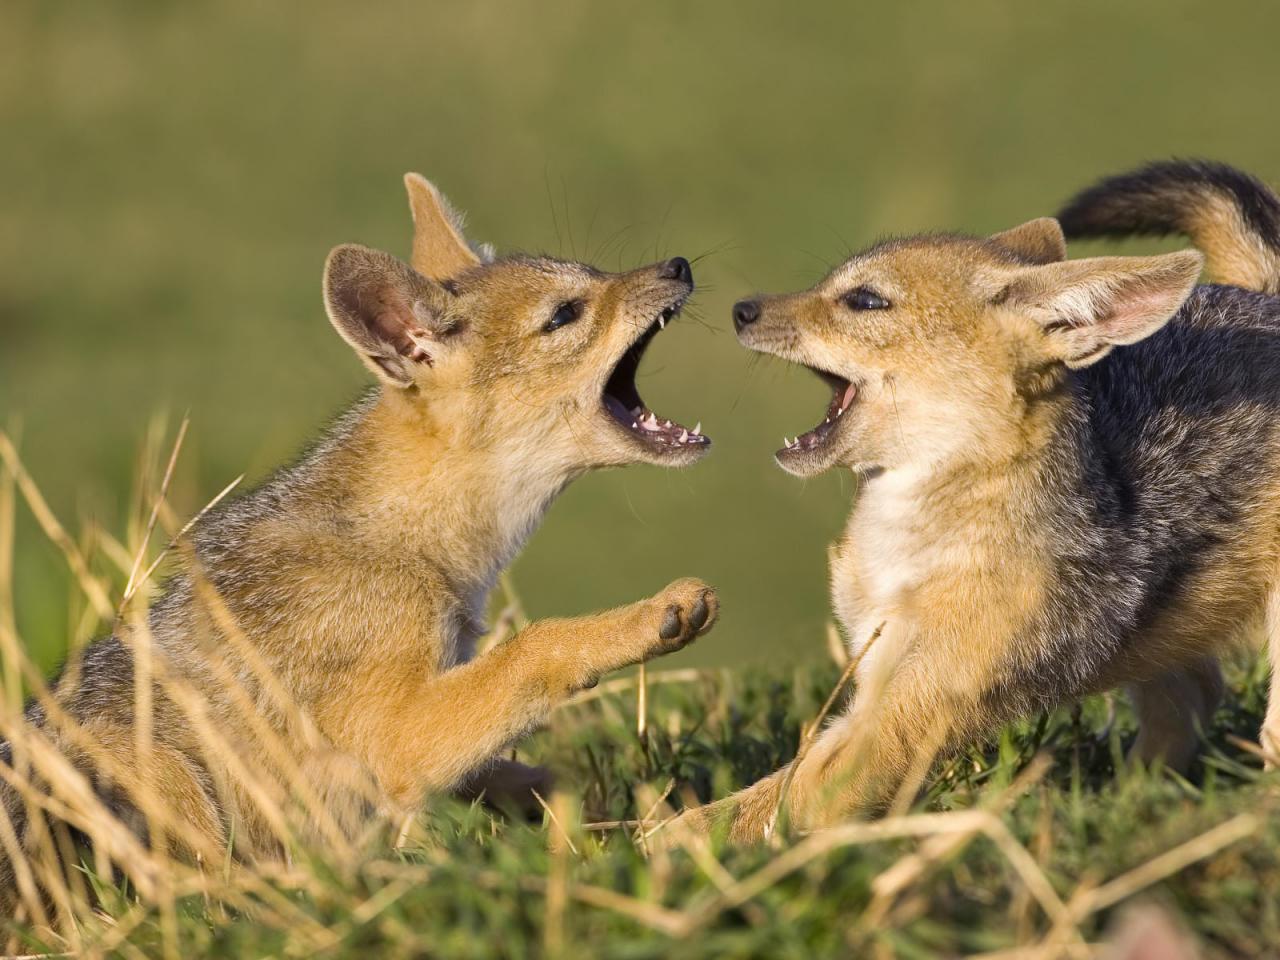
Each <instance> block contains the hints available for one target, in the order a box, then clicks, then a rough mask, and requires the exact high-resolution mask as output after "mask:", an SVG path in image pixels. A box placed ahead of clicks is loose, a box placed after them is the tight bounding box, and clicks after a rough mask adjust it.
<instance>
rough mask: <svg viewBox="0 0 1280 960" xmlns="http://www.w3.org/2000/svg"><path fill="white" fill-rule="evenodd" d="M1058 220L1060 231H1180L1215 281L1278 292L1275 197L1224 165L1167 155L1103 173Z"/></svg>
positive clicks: (1279, 229)
mask: <svg viewBox="0 0 1280 960" xmlns="http://www.w3.org/2000/svg"><path fill="white" fill-rule="evenodd" d="M1058 220H1059V222H1061V224H1062V230H1063V232H1064V233H1065V234H1066V235H1067V236H1068V237H1123V236H1133V235H1148V236H1164V235H1166V234H1174V233H1178V234H1183V235H1185V236H1187V237H1188V238H1190V240H1191V242H1192V243H1193V244H1195V246H1196V247H1197V248H1199V250H1200V251H1201V252H1202V253H1203V254H1204V255H1205V261H1206V266H1207V268H1208V272H1209V277H1210V279H1212V280H1214V281H1215V282H1218V283H1229V284H1232V285H1234V286H1237V287H1245V288H1246V289H1249V290H1258V291H1261V292H1264V293H1277V292H1280V197H1277V196H1276V194H1275V192H1274V191H1273V190H1272V189H1271V188H1270V187H1268V186H1267V185H1266V184H1265V183H1263V182H1262V181H1261V180H1258V179H1257V178H1256V177H1252V176H1250V175H1249V174H1247V173H1244V172H1243V171H1241V170H1237V169H1235V168H1234V167H1229V166H1227V165H1226V164H1225V163H1212V162H1209V161H1206V160H1170V161H1165V162H1162V163H1153V164H1150V165H1148V166H1145V167H1142V168H1140V169H1138V170H1133V171H1131V172H1129V173H1122V174H1120V175H1119V176H1115V177H1108V178H1106V179H1105V180H1101V181H1099V182H1098V183H1096V184H1094V185H1093V186H1092V187H1089V189H1087V190H1085V191H1083V192H1082V193H1079V194H1077V195H1076V196H1075V197H1074V198H1073V199H1072V200H1071V201H1070V202H1069V203H1068V204H1067V205H1066V206H1065V207H1063V208H1062V211H1061V212H1060V213H1059V214H1058Z"/></svg>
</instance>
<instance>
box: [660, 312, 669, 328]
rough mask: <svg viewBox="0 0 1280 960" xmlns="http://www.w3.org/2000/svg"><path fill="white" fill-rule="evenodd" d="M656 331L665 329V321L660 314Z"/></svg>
mask: <svg viewBox="0 0 1280 960" xmlns="http://www.w3.org/2000/svg"><path fill="white" fill-rule="evenodd" d="M658 329H659V330H665V329H667V320H666V318H665V317H664V316H662V315H661V314H659V315H658Z"/></svg>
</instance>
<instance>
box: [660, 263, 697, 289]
mask: <svg viewBox="0 0 1280 960" xmlns="http://www.w3.org/2000/svg"><path fill="white" fill-rule="evenodd" d="M658 276H660V277H661V278H662V279H663V280H679V281H680V282H681V283H693V270H691V269H690V268H689V261H688V260H686V259H685V258H684V257H672V258H671V259H670V260H668V261H667V262H666V263H664V264H663V265H662V266H660V267H659V268H658Z"/></svg>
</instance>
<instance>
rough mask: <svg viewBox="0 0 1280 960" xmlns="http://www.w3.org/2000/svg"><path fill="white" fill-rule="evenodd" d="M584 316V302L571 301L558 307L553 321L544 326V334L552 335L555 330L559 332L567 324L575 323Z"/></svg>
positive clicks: (552, 317)
mask: <svg viewBox="0 0 1280 960" xmlns="http://www.w3.org/2000/svg"><path fill="white" fill-rule="evenodd" d="M580 316H582V301H581V300H570V301H568V302H567V303H562V304H560V306H558V307H556V312H555V313H553V314H552V315H551V319H550V320H548V321H547V322H546V323H544V324H543V325H542V332H543V333H551V332H552V331H553V330H559V329H560V328H561V327H563V326H564V325H565V324H569V323H573V321H575V320H577V319H578V318H579V317H580Z"/></svg>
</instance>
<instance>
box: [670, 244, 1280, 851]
mask: <svg viewBox="0 0 1280 960" xmlns="http://www.w3.org/2000/svg"><path fill="white" fill-rule="evenodd" d="M1064 255H1065V244H1064V242H1063V240H1062V233H1061V230H1060V229H1059V228H1058V225H1057V223H1056V222H1055V221H1053V220H1051V219H1048V218H1042V219H1041V220H1036V221H1032V222H1030V223H1028V224H1024V225H1022V226H1021V227H1017V228H1014V229H1013V230H1010V231H1006V232H1004V233H1001V234H997V235H996V236H994V237H992V238H990V239H989V240H986V241H982V240H978V239H974V238H963V237H948V236H941V237H922V238H915V239H910V240H904V241H892V242H889V243H886V244H884V245H882V246H880V247H877V248H875V249H873V250H871V251H870V252H868V253H866V254H863V255H859V256H855V257H854V258H852V259H851V260H850V261H848V262H847V263H846V264H844V265H843V266H841V267H838V268H837V269H836V270H835V271H833V272H832V274H831V275H830V276H829V277H827V278H826V279H825V280H823V281H822V282H821V283H819V284H818V285H817V286H815V287H814V288H812V289H810V290H807V291H803V292H801V293H796V294H789V295H780V296H766V297H760V298H757V299H754V300H752V301H750V302H749V303H747V302H744V304H740V305H739V306H740V307H743V306H745V307H746V308H747V309H746V310H744V311H742V312H737V308H735V317H737V318H738V319H737V320H736V322H737V323H738V326H739V338H740V339H741V340H742V342H743V343H744V344H745V345H746V346H748V347H751V348H753V349H756V350H760V351H763V352H767V353H773V354H777V355H779V356H782V357H784V358H786V359H789V360H792V361H794V362H798V363H802V364H805V365H807V366H810V367H811V368H813V369H815V371H817V372H819V373H820V375H822V376H823V378H824V379H825V380H827V381H828V382H829V383H831V384H832V386H833V391H834V394H835V397H836V400H837V401H838V400H839V398H840V397H841V396H843V395H844V393H843V391H844V390H845V389H846V388H847V387H848V384H849V383H852V384H853V385H854V386H855V387H856V399H855V400H854V401H853V402H852V404H850V405H848V406H847V407H845V408H842V409H843V410H844V412H842V413H838V414H835V420H834V421H833V420H832V419H831V417H832V413H831V412H830V411H829V413H828V420H827V421H826V423H828V424H831V426H829V427H825V426H823V425H820V426H819V427H818V428H816V430H815V432H814V433H813V436H815V437H817V438H818V440H817V441H816V442H814V443H812V444H809V443H807V442H805V441H803V440H798V441H788V445H787V446H786V447H785V448H784V449H782V450H780V451H779V452H778V460H779V463H780V464H781V465H782V466H783V467H784V469H786V470H788V471H789V472H792V473H795V474H797V475H800V476H809V475H813V474H815V473H818V472H821V471H822V470H825V469H828V468H831V467H843V468H852V469H853V470H854V471H855V472H856V473H858V474H859V475H860V476H861V477H862V482H861V484H860V487H859V490H858V493H857V495H856V497H855V502H854V507H853V510H852V512H851V514H850V517H849V520H848V524H847V526H846V529H845V532H844V535H843V536H842V538H841V539H840V540H839V541H838V542H837V544H836V545H835V547H834V548H833V550H832V551H831V593H832V602H833V606H834V609H835V612H836V615H837V618H838V619H839V621H840V624H841V626H842V627H843V628H844V632H845V636H846V637H847V639H848V642H849V644H850V652H851V654H852V655H853V656H855V657H856V656H858V655H859V654H864V655H863V657H862V660H861V661H860V663H859V665H858V669H857V673H856V680H857V690H858V694H857V696H856V697H855V698H854V700H853V701H852V703H851V705H850V706H849V707H848V708H847V709H846V711H845V712H844V713H843V714H842V715H840V716H838V717H836V718H835V719H834V720H833V721H832V722H831V723H830V724H829V725H828V726H827V728H826V729H825V730H824V731H823V732H822V733H821V734H820V735H819V737H818V738H817V740H816V741H815V742H814V744H813V746H812V747H811V748H810V749H808V750H807V751H805V752H803V753H802V755H801V759H800V760H799V761H798V762H797V763H794V764H792V765H791V766H790V767H788V768H787V769H785V770H783V771H779V773H777V774H775V775H773V776H771V777H768V778H766V779H765V780H762V781H761V782H760V783H758V784H756V785H755V786H753V787H750V788H748V789H747V790H744V791H742V792H741V793H739V794H735V795H734V796H732V797H729V798H727V799H726V800H724V801H721V802H719V803H717V804H713V805H711V806H709V807H705V808H702V809H699V810H693V811H690V812H689V813H688V814H686V815H685V816H686V818H687V819H688V821H689V822H690V823H691V824H693V825H694V826H697V827H699V828H702V829H710V828H711V827H712V826H713V825H715V824H716V823H727V825H728V830H729V835H730V836H731V837H732V838H733V839H736V840H755V839H759V838H760V837H762V836H767V835H768V834H769V833H770V832H771V831H772V830H774V829H776V828H777V826H778V825H779V824H780V823H788V824H789V825H790V826H791V827H793V828H795V829H799V830H801V831H805V830H811V829H814V828H817V827H820V826H822V825H824V824H828V823H831V822H833V821H835V820H838V819H840V818H842V817H846V816H849V815H855V814H868V813H874V812H877V811H883V810H885V809H887V808H888V807H889V806H890V805H891V804H892V803H894V802H895V801H899V802H901V801H902V800H903V799H904V796H903V794H904V791H905V792H906V795H905V799H910V795H911V794H913V793H914V791H915V789H916V788H917V787H918V785H919V779H920V778H921V777H923V775H924V774H925V773H926V772H927V769H928V766H929V764H930V761H931V760H932V759H933V758H934V756H935V755H936V754H938V753H940V752H947V751H950V750H954V749H956V748H958V747H959V746H961V745H962V744H964V743H966V742H967V741H969V740H972V739H973V738H975V737H978V736H981V735H983V734H984V733H986V732H987V731H990V730H991V729H992V728H993V727H995V726H997V725H999V724H1000V723H1001V722H1004V721H1007V720H1009V719H1012V718H1013V717H1014V716H1016V715H1017V711H1018V710H1020V709H1025V707H1020V706H1018V704H1021V703H1025V702H1027V697H1026V696H1025V694H1026V691H1019V690H1017V689H1007V690H1006V695H1005V696H1001V695H999V691H1001V690H1005V686H1004V685H1006V684H1008V683H1010V682H1012V681H1011V680H1010V678H1014V677H1017V676H1019V675H1020V671H1023V670H1029V669H1030V666H1024V665H1029V664H1030V663H1031V658H1032V657H1033V656H1034V655H1035V654H1036V653H1037V651H1036V650H1034V649H1026V648H1024V647H1023V646H1020V644H1024V643H1026V642H1027V638H1028V636H1029V634H1028V632H1027V631H1028V630H1029V629H1030V627H1031V625H1032V624H1033V623H1034V622H1037V620H1036V618H1042V617H1043V616H1044V615H1045V614H1044V610H1045V609H1046V604H1047V603H1048V602H1049V597H1050V588H1051V587H1053V586H1054V585H1055V582H1056V577H1057V576H1058V574H1057V572H1056V571H1055V568H1054V567H1053V566H1052V558H1053V557H1054V555H1055V553H1056V552H1058V551H1059V550H1060V546H1059V544H1060V543H1061V538H1062V537H1064V536H1066V537H1068V538H1069V537H1070V534H1071V531H1070V528H1069V527H1065V526H1064V521H1062V520H1061V519H1060V513H1059V511H1060V510H1061V506H1060V501H1058V500H1056V499H1055V498H1052V497H1048V496H1046V492H1047V488H1048V486H1049V485H1052V484H1055V483H1062V482H1064V480H1063V479H1062V478H1063V477H1065V476H1066V474H1061V473H1060V472H1059V468H1058V467H1057V466H1056V465H1055V464H1057V463H1058V460H1057V459H1056V458H1058V457H1059V456H1060V454H1059V453H1057V452H1055V450H1056V448H1055V446H1054V444H1055V443H1056V442H1057V441H1056V437H1057V435H1058V430H1059V425H1060V424H1061V423H1063V422H1064V420H1063V418H1064V417H1066V416H1067V414H1068V411H1069V409H1070V406H1069V405H1070V403H1071V402H1072V400H1071V390H1070V388H1069V382H1070V379H1069V378H1070V377H1071V373H1070V372H1069V371H1070V370H1071V369H1072V368H1077V367H1079V368H1083V367H1087V366H1089V365H1090V364H1092V363H1095V362H1097V361H1098V360H1099V359H1101V358H1102V357H1104V356H1106V355H1107V354H1108V353H1109V351H1111V350H1112V349H1113V348H1115V347H1117V346H1121V345H1124V344H1128V343H1132V342H1135V341H1137V340H1140V339H1142V338H1144V337H1146V336H1148V335H1150V334H1151V333H1152V332H1153V331H1155V330H1158V329H1159V328H1160V327H1161V326H1163V325H1164V324H1165V323H1166V322H1167V321H1168V320H1169V318H1170V317H1171V316H1172V315H1173V313H1174V312H1175V311H1176V310H1178V308H1179V307H1180V306H1181V305H1182V303H1183V301H1184V300H1186V298H1187V296H1188V294H1189V293H1190V291H1191V289H1192V286H1193V284H1194V283H1195V280H1196V277H1197V275H1198V273H1199V269H1200V263H1201V261H1200V258H1199V256H1198V255H1197V254H1195V253H1178V254H1169V255H1166V256H1164V257H1149V258H1121V257H1103V258H1095V259H1091V260H1082V261H1068V262H1061V261H1062V257H1063V256H1064ZM860 290H869V291H871V292H873V293H874V294H875V295H877V296H878V297H879V298H881V299H883V300H885V301H887V302H888V304H889V306H888V307H887V308H874V307H872V308H867V307H859V308H857V309H853V308H851V307H850V305H849V303H848V302H847V298H849V297H852V296H854V294H855V293H856V292H857V291H860ZM832 410H833V411H834V410H836V403H835V402H834V401H833V407H832ZM820 431H825V432H820ZM806 436H808V435H806ZM1259 456H1262V457H1266V458H1270V459H1271V460H1275V459H1276V452H1275V451H1274V450H1272V451H1259ZM1278 510H1280V497H1275V496H1271V495H1270V494H1265V495H1263V496H1262V498H1261V501H1260V502H1259V504H1258V509H1256V510H1254V511H1252V512H1251V513H1249V514H1248V518H1247V521H1246V522H1245V523H1244V525H1243V527H1242V528H1241V529H1240V530H1239V531H1238V532H1237V535H1236V537H1235V538H1234V539H1232V540H1230V541H1229V542H1228V543H1226V544H1225V545H1224V546H1223V547H1222V548H1221V551H1222V552H1221V554H1220V556H1216V557H1215V562H1214V563H1212V564H1211V565H1207V570H1206V572H1205V573H1204V574H1203V575H1202V576H1200V577H1199V578H1193V579H1192V581H1191V582H1190V584H1189V585H1188V586H1187V587H1186V588H1185V589H1184V590H1183V591H1182V592H1181V593H1180V594H1179V595H1178V596H1177V597H1175V598H1173V600H1172V601H1171V602H1170V603H1169V604H1168V605H1167V606H1166V607H1165V608H1164V609H1162V610H1160V611H1159V612H1158V613H1159V615H1158V616H1156V617H1155V618H1154V619H1153V622H1152V623H1151V625H1150V626H1149V627H1148V628H1147V629H1146V630H1144V631H1143V632H1142V634H1141V635H1140V636H1139V637H1137V638H1135V639H1134V640H1133V641H1132V643H1131V644H1130V647H1129V649H1131V650H1133V651H1134V655H1133V656H1132V657H1123V656H1122V657H1118V658H1117V659H1115V660H1114V662H1110V663H1107V664H1098V665H1096V666H1095V667H1091V669H1092V670H1093V672H1094V675H1095V676H1096V678H1097V679H1096V684H1097V687H1096V688H1097V689H1105V688H1107V687H1110V686H1114V685H1117V684H1123V683H1130V684H1133V686H1134V689H1135V696H1136V699H1137V701H1138V707H1139V713H1140V715H1141V717H1142V719H1143V723H1144V734H1143V736H1142V737H1140V738H1139V741H1138V744H1137V745H1136V746H1135V754H1136V755H1137V756H1139V757H1141V758H1143V759H1148V760H1150V759H1156V758H1162V759H1164V760H1165V762H1168V763H1171V764H1174V765H1185V763H1186V762H1187V761H1188V760H1189V759H1190V755H1191V751H1192V748H1193V746H1194V743H1195V738H1196V736H1197V731H1198V729H1199V727H1200V726H1201V725H1203V724H1204V723H1205V722H1206V721H1207V718H1208V716H1209V715H1210V714H1211V713H1212V710H1213V709H1214V707H1215V706H1216V705H1217V702H1218V698H1219V696H1220V694H1221V682H1220V678H1219V675H1218V672H1217V665H1216V662H1215V660H1214V659H1213V655H1214V654H1215V653H1216V652H1217V651H1219V650H1221V649H1223V647H1224V644H1226V643H1229V642H1230V639H1231V637H1232V636H1234V635H1238V633H1239V631H1240V628H1241V626H1242V624H1245V623H1248V622H1249V621H1250V620H1251V619H1256V618H1257V617H1258V615H1259V613H1260V609H1261V605H1262V601H1263V599H1264V590H1265V587H1266V585H1267V584H1269V583H1273V582H1274V576H1275V574H1274V568H1273V564H1274V563H1275V562H1276V557H1277V555H1278V554H1280V533H1278V531H1280V522H1278V521H1280V513H1277V511H1278ZM1274 606H1276V604H1275V603H1273V607H1274ZM1274 620H1275V618H1274V615H1273V617H1272V622H1273V623H1274ZM880 624H884V627H883V631H882V632H881V633H880V635H879V637H878V639H877V640H876V641H875V645H874V647H872V648H870V649H869V650H866V651H865V652H864V651H863V646H864V644H865V643H866V642H867V640H868V639H869V638H870V637H871V636H872V635H873V633H874V631H875V629H876V627H877V625H880ZM1278 633H1280V631H1275V630H1274V627H1273V636H1275V635H1277V634H1278ZM1276 645H1277V646H1278V647H1280V642H1277V644H1276ZM1085 655H1087V651H1082V652H1081V656H1085ZM1033 693H1034V696H1036V697H1050V696H1052V691H1033ZM1273 716H1274V717H1280V712H1277V713H1273ZM1272 722H1273V723H1274V724H1275V726H1274V729H1275V730H1276V731H1278V732H1280V719H1277V720H1273V721H1272Z"/></svg>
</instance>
